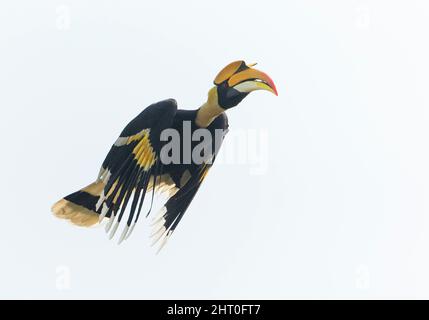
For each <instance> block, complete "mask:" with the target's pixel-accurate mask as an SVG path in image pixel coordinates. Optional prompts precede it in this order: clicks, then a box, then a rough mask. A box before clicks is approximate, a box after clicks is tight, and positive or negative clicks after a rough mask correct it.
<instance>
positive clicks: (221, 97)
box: [209, 60, 277, 109]
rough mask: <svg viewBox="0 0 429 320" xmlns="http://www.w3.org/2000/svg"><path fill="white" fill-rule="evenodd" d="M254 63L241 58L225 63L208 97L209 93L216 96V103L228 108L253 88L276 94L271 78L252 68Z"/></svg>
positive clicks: (233, 105) (237, 102)
mask: <svg viewBox="0 0 429 320" xmlns="http://www.w3.org/2000/svg"><path fill="white" fill-rule="evenodd" d="M255 65H256V63H254V64H251V65H247V64H246V63H245V62H244V61H241V60H240V61H234V62H232V63H230V64H229V65H227V66H226V67H225V68H223V69H222V70H221V71H220V72H219V73H218V75H217V76H216V78H215V80H214V84H215V85H216V86H215V87H214V88H213V89H212V90H211V91H212V92H210V93H209V98H210V95H213V96H217V97H216V98H217V104H218V105H219V106H220V107H221V108H223V109H229V108H232V107H235V106H236V105H237V104H239V103H240V102H241V100H243V99H244V98H245V97H246V96H247V95H248V94H249V93H250V92H252V91H255V90H267V91H270V92H272V93H274V94H275V95H277V89H276V86H275V85H274V82H273V80H271V78H270V77H269V76H268V75H267V74H266V73H264V72H262V71H259V70H256V69H254V68H253V66H255ZM215 90H216V91H215ZM213 98H214V97H213Z"/></svg>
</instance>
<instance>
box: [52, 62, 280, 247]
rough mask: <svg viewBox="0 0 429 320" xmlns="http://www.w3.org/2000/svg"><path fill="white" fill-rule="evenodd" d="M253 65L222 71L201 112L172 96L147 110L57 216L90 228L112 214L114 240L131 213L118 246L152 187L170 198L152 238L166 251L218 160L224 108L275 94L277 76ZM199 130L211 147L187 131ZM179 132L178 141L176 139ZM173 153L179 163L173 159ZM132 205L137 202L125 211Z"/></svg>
mask: <svg viewBox="0 0 429 320" xmlns="http://www.w3.org/2000/svg"><path fill="white" fill-rule="evenodd" d="M253 66H254V64H252V65H247V64H246V63H245V62H244V61H235V62H232V63H230V64H229V65H227V66H226V67H225V68H223V69H222V70H221V71H220V72H219V74H218V75H217V76H216V78H215V80H214V84H215V86H214V87H213V88H211V89H210V91H209V92H208V98H207V101H206V102H205V103H204V104H203V105H202V106H201V107H200V108H198V109H196V110H177V104H176V101H175V100H173V99H168V100H163V101H160V102H157V103H155V104H152V105H150V106H149V107H147V108H146V109H144V110H143V111H142V112H141V113H140V114H139V115H138V116H137V117H136V118H134V119H133V120H132V121H131V122H130V123H129V124H128V125H127V126H126V127H125V129H124V130H123V131H122V133H121V134H120V136H119V138H118V139H117V140H116V142H115V143H114V144H113V146H112V148H111V149H110V151H109V153H108V154H107V156H106V159H105V160H104V162H103V165H102V167H101V169H100V173H99V175H98V178H97V180H96V181H95V182H93V183H91V184H90V185H88V186H87V187H85V188H83V189H81V190H79V191H77V192H74V193H72V194H70V195H68V196H66V197H64V198H63V199H61V200H59V201H58V202H57V203H55V204H54V205H53V207H52V211H53V213H54V214H55V215H56V216H57V217H59V218H63V219H68V220H70V221H71V222H72V223H74V224H76V225H79V226H91V225H94V224H96V223H97V222H99V221H100V222H101V221H102V220H104V219H108V223H107V225H106V232H108V233H109V232H110V238H112V237H113V236H114V235H115V232H116V230H117V229H118V226H119V224H120V222H121V220H122V219H124V217H125V216H126V225H125V226H124V229H123V231H122V234H121V236H120V238H119V243H120V242H122V241H123V240H124V239H126V238H128V237H129V236H130V234H131V233H132V231H133V229H134V226H135V224H136V223H137V221H138V219H139V215H140V212H141V210H142V205H143V201H144V199H145V198H146V199H148V198H151V205H150V209H149V212H148V213H147V215H148V214H149V213H150V211H151V209H152V203H153V196H154V192H155V191H166V192H167V194H168V200H167V202H166V203H165V205H164V206H163V207H162V209H161V211H160V213H159V214H158V216H157V217H155V219H154V221H153V228H154V231H153V233H152V236H153V237H154V241H153V243H156V242H158V241H160V247H159V249H161V248H162V246H163V245H164V244H165V242H166V240H167V239H168V238H169V237H170V236H171V234H172V232H173V231H174V229H175V228H176V227H177V224H178V223H179V221H180V219H181V218H182V217H183V214H184V213H185V211H186V209H187V208H188V206H189V204H190V203H191V201H192V199H193V198H194V196H195V194H196V193H197V191H198V189H199V187H200V185H201V182H202V181H203V180H204V177H205V176H206V174H207V172H208V170H209V169H210V167H211V165H212V164H213V161H214V159H215V157H216V154H217V151H218V150H219V147H220V144H221V143H222V140H223V134H224V133H226V131H227V129H228V119H227V117H226V115H225V112H224V111H225V110H228V109H229V108H232V107H234V106H236V105H237V104H239V103H240V102H241V101H242V100H243V99H244V98H245V97H246V96H247V95H248V94H249V93H250V92H252V91H255V90H267V91H270V92H272V93H274V94H275V95H277V90H276V87H275V85H274V83H273V81H272V80H271V78H270V77H269V76H268V75H267V74H265V73H263V72H261V71H259V70H256V69H254V68H253ZM201 129H202V130H205V131H206V132H207V133H208V135H209V138H212V139H208V141H209V142H208V144H209V145H208V148H207V143H206V145H203V148H201V146H200V145H199V142H200V141H193V140H194V139H191V135H188V134H186V132H185V131H186V130H188V131H189V132H188V133H193V134H194V133H196V132H197V131H198V130H201ZM219 131H220V132H221V133H222V134H221V135H220V136H221V138H220V139H219V135H218V132H219ZM166 132H167V133H170V134H165V133H166ZM172 132H173V133H174V132H176V135H174V134H172ZM163 135H164V136H163ZM175 136H176V138H178V141H177V139H176V141H173V140H174V139H173V138H174V137H175ZM201 136H204V134H200V140H201ZM166 137H167V138H166ZM170 138H171V139H170ZM189 140H191V141H189ZM197 140H198V139H197ZM219 140H220V141H219ZM197 148H199V149H198V150H197ZM166 150H167V151H168V152H167V151H166ZM195 151H197V152H195ZM174 152H176V153H177V152H179V154H180V155H179V157H177V155H173V154H172V153H174ZM194 155H199V156H200V157H194ZM175 156H176V159H178V161H172V159H173V158H174V157H175ZM167 158H168V159H167ZM166 159H167V160H168V161H166ZM201 159H202V160H201ZM129 203H131V207H130V209H129V211H127V214H125V216H124V213H125V209H126V207H127V205H128V204H129Z"/></svg>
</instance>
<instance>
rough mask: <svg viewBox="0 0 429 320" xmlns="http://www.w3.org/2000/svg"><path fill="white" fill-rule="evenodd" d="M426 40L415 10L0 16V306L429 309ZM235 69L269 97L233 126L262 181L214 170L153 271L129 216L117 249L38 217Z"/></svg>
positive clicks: (246, 108) (80, 11)
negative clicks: (260, 83)
mask: <svg viewBox="0 0 429 320" xmlns="http://www.w3.org/2000/svg"><path fill="white" fill-rule="evenodd" d="M428 30H429V3H428V2H427V1H425V0H421V1H399V0H398V1H391V0H385V1H382V0H378V1H377V0H372V1H363V0H362V1H358V0H356V1H351V0H349V1H344V0H336V1H334V0H330V1H329V0H326V1H318V0H317V1H316V0H314V1H310V0H306V1H303V0H299V1H298V0H297V1H249V0H246V1H226V0H225V1H220V0H216V1H150V2H149V1H137V0H136V1H84V0H81V1H76V0H73V1H54V0H52V1H46V0H45V1H11V0H7V1H2V2H1V4H0V116H1V127H0V130H1V131H0V134H1V138H2V142H1V148H2V152H1V154H2V157H1V159H0V165H1V174H2V183H1V185H0V194H1V203H2V206H1V211H0V221H1V223H0V255H1V264H0V297H1V298H57V299H63V298H146V299H148V298H149V299H151V298H153V299H155V298H156V299H163V298H178V299H179V298H182V299H186V298H201V299H205V298H429V274H428V270H429V250H428V247H429V216H428V215H429V212H428V209H429V206H428V199H429V194H428V193H429V187H428V178H429V170H428V164H429V150H428V138H429V126H428V120H429V119H428V111H427V108H428V105H429V103H428V102H429V97H428V86H429V76H428V74H429V60H428V57H429V42H428ZM236 59H245V60H246V61H248V62H259V65H258V67H259V68H260V69H261V70H263V71H266V72H267V73H268V74H270V75H271V76H272V78H273V79H274V81H275V82H276V84H277V88H278V91H279V97H275V96H273V95H270V94H268V93H265V92H257V93H254V94H252V95H251V96H249V97H248V98H247V99H246V100H245V101H244V102H243V103H242V104H241V105H240V106H239V107H237V108H236V109H234V110H232V111H231V112H229V114H228V115H229V119H230V126H231V132H234V130H236V131H237V130H238V131H239V130H242V131H243V130H244V132H247V131H248V130H253V131H256V132H259V133H261V132H262V133H264V132H265V133H266V134H268V140H267V141H268V143H267V144H264V145H267V146H268V149H267V150H268V153H267V155H268V158H267V161H268V163H267V167H266V170H263V171H262V172H259V173H258V174H255V172H252V170H251V169H252V165H251V164H249V163H243V164H237V163H236V164H228V163H224V164H221V163H219V164H218V165H215V166H214V168H213V170H212V171H211V172H210V174H209V176H208V178H207V179H206V181H205V183H204V186H203V187H202V188H201V190H200V192H199V194H198V196H197V197H196V198H195V200H194V202H193V203H192V205H191V206H190V208H189V210H188V212H187V214H186V215H185V217H184V219H183V220H182V222H181V223H180V225H179V227H178V228H177V230H176V232H175V234H174V235H173V237H172V238H171V241H170V242H169V243H168V244H167V246H166V247H165V248H164V250H163V251H162V252H161V253H160V254H159V255H155V253H154V249H153V248H150V246H149V245H150V241H149V239H148V233H149V229H148V227H147V224H146V223H145V221H144V220H143V219H142V220H141V223H140V224H139V226H138V228H136V230H135V233H134V234H133V236H132V237H131V238H130V239H129V240H128V241H126V242H125V243H123V244H122V245H120V246H118V245H117V244H116V242H111V241H108V240H107V238H106V235H105V234H104V231H103V230H102V229H101V228H95V229H90V230H86V229H79V228H76V227H74V226H72V225H70V224H68V223H66V222H64V221H61V220H58V219H55V218H54V217H52V215H51V213H50V206H51V205H52V203H53V202H55V201H56V200H57V199H59V198H60V197H62V196H64V195H66V194H68V193H70V192H72V191H75V190H76V189H78V188H79V187H82V186H84V185H85V184H87V183H89V182H91V180H93V179H94V178H95V176H96V175H97V173H98V169H99V166H100V164H101V162H102V160H103V158H104V156H105V154H106V153H107V151H108V149H109V147H110V145H111V144H112V143H113V141H114V140H115V139H116V137H117V135H118V134H119V132H120V131H121V130H122V128H123V127H124V126H125V125H126V123H127V122H128V121H129V120H130V119H132V118H133V117H134V116H135V115H136V114H138V113H139V112H140V110H142V108H144V107H145V106H147V105H149V104H150V103H152V102H155V101H158V100H161V99H165V98H170V97H173V98H175V99H177V101H178V103H179V106H182V107H184V108H196V107H198V106H199V105H200V104H201V103H202V102H203V101H204V99H205V97H206V92H207V91H208V89H209V88H210V87H211V83H212V80H213V78H214V76H215V75H216V73H217V72H218V71H219V70H220V69H221V68H222V67H223V66H224V65H226V64H227V63H229V62H231V61H233V60H236ZM230 142H231V143H232V140H230ZM225 145H228V137H227V139H226V141H225Z"/></svg>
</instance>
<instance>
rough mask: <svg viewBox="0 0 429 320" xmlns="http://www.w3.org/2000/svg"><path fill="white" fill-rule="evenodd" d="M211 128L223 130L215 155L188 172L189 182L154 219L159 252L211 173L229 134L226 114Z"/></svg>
mask: <svg viewBox="0 0 429 320" xmlns="http://www.w3.org/2000/svg"><path fill="white" fill-rule="evenodd" d="M211 127H212V128H216V129H221V130H223V134H222V139H221V140H220V141H215V144H214V145H213V146H212V147H213V149H212V151H213V154H212V155H209V156H208V159H207V161H205V162H204V163H202V164H200V165H194V168H193V169H194V170H192V173H190V172H189V171H188V172H189V174H190V175H189V178H188V180H187V181H186V182H185V183H184V185H183V186H180V188H179V190H178V191H177V192H176V193H175V194H174V195H173V196H171V197H170V198H169V199H168V200H167V202H166V203H165V205H164V206H163V207H162V208H161V210H160V212H159V213H158V215H157V216H156V217H155V218H154V221H153V223H152V226H153V232H152V234H151V237H153V242H152V245H154V244H156V243H159V248H158V251H159V250H161V249H162V247H163V246H164V245H165V244H166V242H167V240H168V239H169V237H170V236H171V235H172V233H173V231H174V230H175V229H176V227H177V225H178V224H179V222H180V220H181V219H182V217H183V215H184V214H185V211H186V210H187V209H188V207H189V205H190V203H191V202H192V200H193V199H194V196H195V195H196V193H197V191H198V189H199V188H200V186H201V183H202V182H203V181H204V178H205V177H206V175H207V173H208V172H209V169H210V168H211V166H212V165H213V163H214V161H215V159H216V155H217V153H218V151H219V148H220V146H221V144H222V142H223V138H224V136H225V134H226V133H227V132H228V118H227V117H226V115H225V114H222V115H220V116H219V117H218V118H216V119H215V121H214V122H213V123H212V125H211Z"/></svg>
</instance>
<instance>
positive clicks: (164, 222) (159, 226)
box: [151, 164, 211, 251]
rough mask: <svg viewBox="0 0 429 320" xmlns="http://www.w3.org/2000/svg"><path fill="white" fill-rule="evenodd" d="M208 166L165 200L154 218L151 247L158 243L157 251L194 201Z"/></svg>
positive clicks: (200, 168) (203, 166)
mask: <svg viewBox="0 0 429 320" xmlns="http://www.w3.org/2000/svg"><path fill="white" fill-rule="evenodd" d="M210 166H211V165H209V164H204V165H201V166H200V167H199V168H198V169H197V170H196V172H195V173H194V174H193V175H192V176H190V178H189V180H188V182H186V184H185V185H184V186H182V187H181V188H180V189H179V190H178V191H177V192H176V193H174V195H172V196H171V197H170V198H169V199H168V200H167V202H166V203H165V204H164V206H163V207H162V208H161V210H160V212H159V213H158V215H157V216H156V217H155V218H154V220H153V222H152V227H153V231H152V234H151V237H152V238H153V242H152V245H155V244H156V243H159V249H158V251H159V250H161V249H162V247H163V246H164V245H165V243H166V242H167V240H168V238H169V237H170V236H171V234H172V233H173V231H174V229H176V227H177V225H178V224H179V222H180V220H181V219H182V217H183V215H184V213H185V211H186V209H188V207H189V205H190V203H191V201H192V199H194V196H195V195H196V193H197V191H198V189H199V188H200V186H201V183H202V182H203V180H204V178H205V176H206V175H207V173H208V170H209V168H210Z"/></svg>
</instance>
